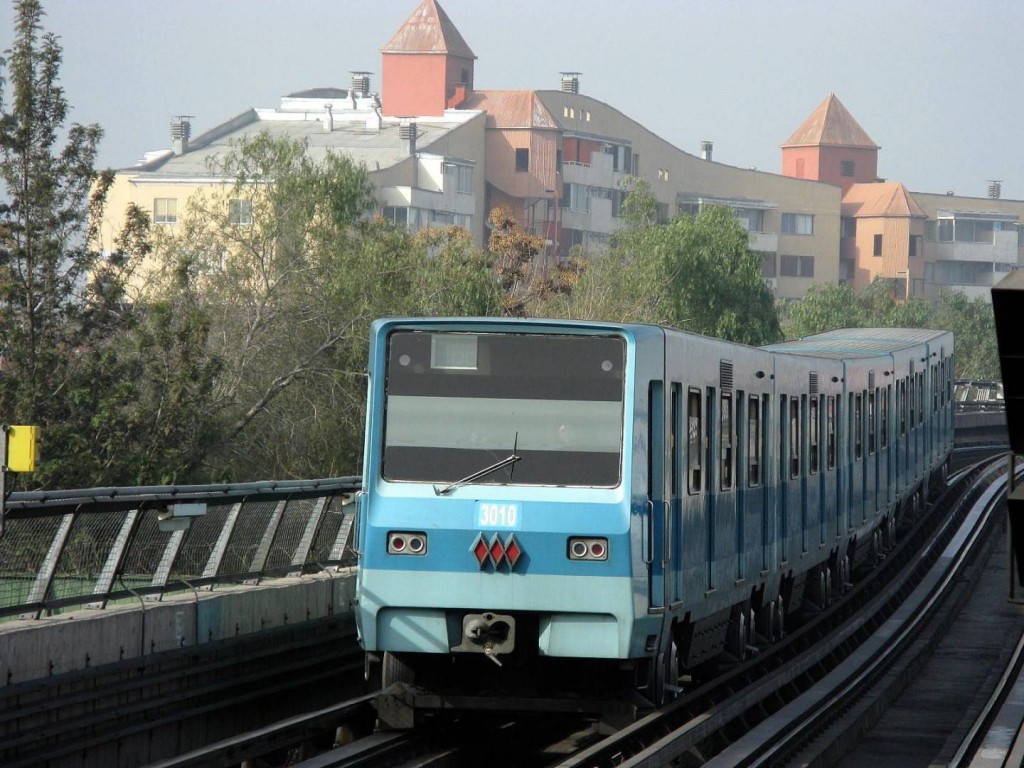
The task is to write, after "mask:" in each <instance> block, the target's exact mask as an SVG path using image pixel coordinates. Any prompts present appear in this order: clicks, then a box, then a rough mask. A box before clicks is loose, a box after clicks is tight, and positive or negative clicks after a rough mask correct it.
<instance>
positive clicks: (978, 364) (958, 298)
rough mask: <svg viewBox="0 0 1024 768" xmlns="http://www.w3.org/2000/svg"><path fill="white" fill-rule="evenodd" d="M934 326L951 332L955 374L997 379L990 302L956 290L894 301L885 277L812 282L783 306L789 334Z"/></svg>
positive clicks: (997, 370)
mask: <svg viewBox="0 0 1024 768" xmlns="http://www.w3.org/2000/svg"><path fill="white" fill-rule="evenodd" d="M872 327H878V328H934V329H937V330H949V331H952V332H953V336H954V339H955V341H954V343H955V344H956V355H955V360H956V363H955V364H956V371H955V375H956V376H957V377H958V378H975V379H998V378H999V375H1000V374H999V352H998V348H997V345H996V334H995V319H994V317H993V315H992V307H991V305H989V304H988V303H987V302H985V301H984V300H982V299H980V298H977V299H974V300H973V301H972V300H970V299H968V298H967V296H965V295H964V294H963V293H960V292H959V291H950V292H948V293H944V294H943V295H942V297H941V298H940V300H939V302H938V303H937V304H935V303H929V302H926V301H923V300H921V299H917V298H911V299H908V300H906V301H897V300H896V299H894V298H893V296H892V294H891V291H890V288H889V283H888V281H886V280H884V279H878V280H875V281H874V282H873V283H872V284H871V285H869V286H868V287H867V288H865V289H864V290H863V291H862V292H861V293H859V294H858V293H856V292H854V291H853V289H852V288H850V287H849V286H844V285H827V286H820V285H816V286H812V287H811V289H810V290H809V291H808V292H807V295H806V296H805V297H804V298H803V299H801V300H800V301H798V302H794V303H793V304H791V305H790V307H789V312H788V318H787V324H786V330H787V335H789V336H790V337H800V336H809V335H811V334H815V333H821V332H823V331H830V330H833V329H835V328H872Z"/></svg>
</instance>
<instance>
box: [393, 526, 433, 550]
mask: <svg viewBox="0 0 1024 768" xmlns="http://www.w3.org/2000/svg"><path fill="white" fill-rule="evenodd" d="M388 554H389V555H425V554H427V534H425V533H423V532H420V531H389V532H388Z"/></svg>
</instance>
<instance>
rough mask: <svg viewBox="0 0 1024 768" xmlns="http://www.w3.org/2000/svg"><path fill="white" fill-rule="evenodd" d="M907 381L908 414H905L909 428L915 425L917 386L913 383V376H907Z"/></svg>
mask: <svg viewBox="0 0 1024 768" xmlns="http://www.w3.org/2000/svg"><path fill="white" fill-rule="evenodd" d="M907 383H908V384H909V388H910V391H909V392H907V408H908V409H909V410H910V414H909V415H908V416H907V423H908V424H909V425H910V429H913V428H914V427H916V426H917V421H916V420H915V419H917V386H916V384H915V383H914V377H913V376H910V377H908V380H907Z"/></svg>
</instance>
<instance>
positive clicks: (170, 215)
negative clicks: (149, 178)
mask: <svg viewBox="0 0 1024 768" xmlns="http://www.w3.org/2000/svg"><path fill="white" fill-rule="evenodd" d="M153 223H154V224H177V223H178V199H177V198H176V197H158V198H156V199H155V200H153Z"/></svg>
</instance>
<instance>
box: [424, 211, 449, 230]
mask: <svg viewBox="0 0 1024 768" xmlns="http://www.w3.org/2000/svg"><path fill="white" fill-rule="evenodd" d="M454 223H455V214H454V213H452V212H451V211H431V212H430V226H432V227H450V226H451V225H452V224H454Z"/></svg>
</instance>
